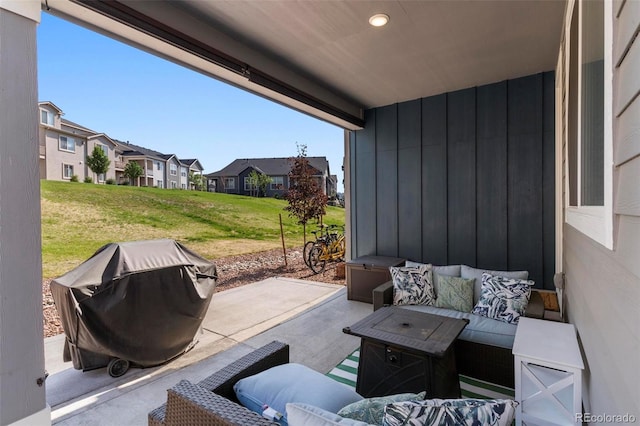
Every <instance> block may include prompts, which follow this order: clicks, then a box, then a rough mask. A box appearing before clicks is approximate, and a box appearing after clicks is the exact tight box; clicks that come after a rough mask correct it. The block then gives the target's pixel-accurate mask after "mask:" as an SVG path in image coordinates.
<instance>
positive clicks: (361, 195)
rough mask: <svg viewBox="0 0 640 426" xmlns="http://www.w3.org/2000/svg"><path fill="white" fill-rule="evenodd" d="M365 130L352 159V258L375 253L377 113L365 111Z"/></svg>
mask: <svg viewBox="0 0 640 426" xmlns="http://www.w3.org/2000/svg"><path fill="white" fill-rule="evenodd" d="M364 118H365V127H364V129H363V130H360V131H358V132H357V134H356V143H355V149H354V150H353V151H352V152H354V153H355V155H354V159H356V160H357V164H356V165H355V167H354V169H355V170H354V174H355V177H356V178H355V180H354V181H353V185H354V187H355V197H354V199H355V204H354V206H353V210H352V214H353V216H354V217H355V219H354V223H355V226H354V227H353V229H355V231H356V235H355V240H356V244H355V246H356V248H357V251H356V252H354V257H358V256H365V255H369V254H376V156H375V155H376V150H375V148H376V135H375V129H376V110H368V111H365V115H364Z"/></svg>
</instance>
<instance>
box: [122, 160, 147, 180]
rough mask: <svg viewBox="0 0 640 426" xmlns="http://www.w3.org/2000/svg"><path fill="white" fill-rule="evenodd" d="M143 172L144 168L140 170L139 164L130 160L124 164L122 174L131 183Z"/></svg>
mask: <svg viewBox="0 0 640 426" xmlns="http://www.w3.org/2000/svg"><path fill="white" fill-rule="evenodd" d="M143 173H144V170H142V167H141V166H140V164H138V163H136V162H135V161H130V162H128V163H127V165H126V166H124V175H125V176H126V177H128V178H129V181H130V182H131V184H133V183H134V182H135V181H136V179H138V178H139V177H140V176H142V174H143Z"/></svg>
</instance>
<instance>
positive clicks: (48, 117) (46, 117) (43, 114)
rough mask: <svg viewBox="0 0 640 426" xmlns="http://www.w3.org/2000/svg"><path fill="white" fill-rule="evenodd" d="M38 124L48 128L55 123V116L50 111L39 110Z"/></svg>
mask: <svg viewBox="0 0 640 426" xmlns="http://www.w3.org/2000/svg"><path fill="white" fill-rule="evenodd" d="M40 122H41V123H42V124H46V125H48V126H53V124H54V123H55V115H54V114H53V113H52V112H51V111H47V110H46V109H41V110H40Z"/></svg>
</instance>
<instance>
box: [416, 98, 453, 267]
mask: <svg viewBox="0 0 640 426" xmlns="http://www.w3.org/2000/svg"><path fill="white" fill-rule="evenodd" d="M446 188H447V96H446V95H439V96H432V97H429V98H424V99H422V193H421V199H422V261H423V262H431V263H433V264H436V265H446V264H448V263H449V260H448V257H447V247H448V244H447V191H446Z"/></svg>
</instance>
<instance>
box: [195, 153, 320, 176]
mask: <svg viewBox="0 0 640 426" xmlns="http://www.w3.org/2000/svg"><path fill="white" fill-rule="evenodd" d="M307 160H309V165H310V166H311V167H313V168H314V169H316V170H318V171H319V172H321V173H322V172H324V171H327V170H328V169H329V162H328V161H327V158H326V157H307ZM250 167H251V168H254V169H256V170H258V171H261V172H262V173H264V174H266V175H269V176H285V175H287V174H289V171H290V170H291V161H290V158H288V157H287V158H284V157H283V158H240V159H237V160H234V161H233V162H231V163H230V164H229V165H228V166H226V167H225V168H224V169H222V170H219V171H217V172H214V173H210V174H208V175H207V176H208V177H215V176H238V175H240V174H241V173H242V172H243V171H245V170H246V169H247V168H250Z"/></svg>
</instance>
